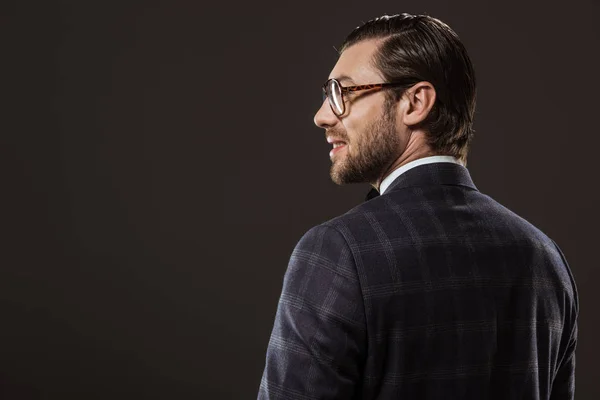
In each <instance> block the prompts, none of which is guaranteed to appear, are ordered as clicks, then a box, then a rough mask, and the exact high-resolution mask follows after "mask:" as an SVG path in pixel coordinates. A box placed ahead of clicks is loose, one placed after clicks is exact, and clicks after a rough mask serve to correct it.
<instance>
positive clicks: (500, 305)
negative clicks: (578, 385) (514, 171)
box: [258, 163, 578, 400]
mask: <svg viewBox="0 0 600 400" xmlns="http://www.w3.org/2000/svg"><path fill="white" fill-rule="evenodd" d="M577 315H578V298H577V291H576V287H575V282H574V280H573V276H572V274H571V271H570V269H569V266H568V265H567V261H566V260H565V257H564V255H563V254H562V252H561V250H560V249H559V248H558V246H557V245H556V244H555V243H554V242H553V241H552V240H551V239H550V238H548V236H546V235H545V234H544V233H542V232H541V231H540V230H539V229H537V228H536V227H534V226H533V225H532V224H530V223H529V222H527V221H526V220H524V219H523V218H521V217H519V216H518V215H516V214H515V213H513V212H512V211H510V210H508V209H507V208H505V207H503V206H502V205H500V204H499V203H497V202H496V201H494V200H493V199H492V198H490V197H489V196H487V195H485V194H483V193H481V192H479V191H478V190H477V188H476V187H475V185H474V184H473V181H472V180H471V177H470V175H469V172H468V170H467V169H466V168H465V167H463V166H462V165H458V164H453V163H433V164H426V165H420V166H417V167H414V168H412V169H410V170H408V171H406V172H405V173H403V174H402V175H400V176H399V177H398V178H396V179H395V180H394V181H393V182H392V184H391V185H390V187H388V189H387V190H386V192H385V193H384V194H383V195H381V196H379V197H375V198H373V199H371V200H368V201H366V202H364V203H363V204H361V205H359V206H357V207H355V208H353V209H352V210H350V211H348V212H347V213H345V214H344V215H341V216H339V217H336V218H333V219H332V220H329V221H327V222H325V223H322V224H320V225H318V226H315V227H313V228H311V229H309V230H308V231H307V232H306V233H305V234H304V236H302V238H301V239H300V241H299V242H298V244H297V245H296V247H295V248H294V250H293V253H292V255H291V258H290V262H289V266H288V268H287V271H286V273H285V276H284V278H283V290H282V293H281V297H280V300H279V303H278V307H277V312H276V316H275V323H274V326H273V331H272V334H271V338H270V341H269V345H268V348H267V352H266V365H265V368H264V372H263V376H262V380H261V382H260V388H259V393H258V398H259V399H271V400H275V399H285V400H296V399H297V400H313V399H314V400H317V399H318V400H325V399H364V400H367V399H380V400H385V399H572V398H573V393H574V386H575V381H574V368H575V346H576V341H577Z"/></svg>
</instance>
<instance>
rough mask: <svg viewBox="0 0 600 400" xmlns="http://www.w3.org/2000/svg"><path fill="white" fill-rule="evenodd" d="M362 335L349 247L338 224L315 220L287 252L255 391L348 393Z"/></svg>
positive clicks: (360, 359)
mask: <svg viewBox="0 0 600 400" xmlns="http://www.w3.org/2000/svg"><path fill="white" fill-rule="evenodd" d="M365 343H366V327H365V311H364V303H363V300H362V294H361V290H360V282H359V279H358V275H357V272H356V265H355V263H354V258H353V254H352V252H351V250H350V247H349V246H348V243H347V242H346V240H345V239H344V236H343V235H342V234H341V233H340V232H339V231H338V230H337V229H336V228H334V227H332V226H328V225H324V224H321V225H318V226H315V227H313V228H311V229H310V230H308V231H307V232H306V233H305V234H304V235H303V236H302V238H301V239H300V241H299V242H298V244H297V245H296V247H295V248H294V250H293V252H292V255H291V257H290V261H289V264H288V268H287V271H286V273H285V276H284V279H283V288H282V292H281V296H280V298H279V302H278V305H277V312H276V315H275V322H274V325H273V330H272V332H271V337H270V340H269V344H268V347H267V353H266V363H265V368H264V371H263V376H262V379H261V382H260V387H259V392H258V399H259V400H267V399H268V400H276V399H285V400H295V399H302V400H310V399H315V400H317V399H318V400H326V399H351V398H352V397H353V396H354V393H355V391H357V390H358V386H359V383H360V379H361V367H362V365H363V364H364V361H365V352H366V344H365Z"/></svg>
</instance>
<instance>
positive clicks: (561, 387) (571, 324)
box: [550, 241, 579, 400]
mask: <svg viewBox="0 0 600 400" xmlns="http://www.w3.org/2000/svg"><path fill="white" fill-rule="evenodd" d="M552 242H553V243H554V246H555V247H556V250H557V251H558V253H559V254H560V257H561V259H562V262H563V264H564V267H565V269H566V271H567V273H568V275H569V280H570V283H571V288H572V292H571V293H572V297H571V298H569V299H568V300H569V301H567V302H566V307H567V309H566V310H565V314H566V317H565V321H566V326H565V328H567V329H566V331H567V332H570V334H569V335H568V337H567V341H566V343H567V344H566V347H565V351H564V353H563V354H564V355H563V358H562V360H561V362H560V363H559V365H558V370H557V371H556V375H555V376H554V380H553V382H552V394H551V396H550V400H573V399H574V398H575V350H576V349H577V334H578V323H577V319H578V317H579V295H578V291H577V285H576V283H575V278H574V277H573V273H572V271H571V268H570V267H569V263H568V262H567V259H566V258H565V255H564V253H563V252H562V250H561V249H560V247H558V245H557V244H556V242H554V241H552Z"/></svg>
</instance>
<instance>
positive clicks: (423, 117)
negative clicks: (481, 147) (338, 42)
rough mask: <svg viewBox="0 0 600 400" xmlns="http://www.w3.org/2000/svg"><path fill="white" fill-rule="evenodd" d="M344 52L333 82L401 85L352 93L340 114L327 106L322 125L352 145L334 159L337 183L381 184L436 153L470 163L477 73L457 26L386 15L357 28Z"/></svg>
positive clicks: (321, 111) (329, 134)
mask: <svg viewBox="0 0 600 400" xmlns="http://www.w3.org/2000/svg"><path fill="white" fill-rule="evenodd" d="M339 52H340V57H339V59H338V62H337V63H336V65H335V66H334V68H333V70H332V71H331V74H330V78H336V79H337V80H338V81H339V82H340V84H341V85H342V86H343V87H347V86H353V85H367V84H375V83H383V82H400V84H399V85H398V86H394V87H386V88H381V89H377V88H375V89H367V90H360V91H355V92H352V91H349V92H345V93H344V94H343V100H344V105H345V107H344V108H345V110H344V112H343V114H341V115H336V113H334V111H333V110H332V107H331V106H330V104H329V101H328V100H325V101H324V102H323V104H322V106H321V108H320V109H319V110H318V112H317V114H316V115H315V118H314V121H315V124H316V125H317V126H319V127H321V128H324V129H326V136H327V137H328V138H330V139H334V140H340V141H343V142H345V145H344V146H343V147H339V148H336V149H334V151H332V154H331V159H332V166H331V178H332V180H333V181H334V182H336V183H337V184H344V183H360V182H368V183H372V184H375V183H377V184H378V183H379V182H380V181H381V179H382V178H383V177H384V176H385V175H387V174H389V172H390V171H391V170H392V169H394V168H395V167H397V166H398V165H401V164H404V163H406V162H408V161H412V160H414V159H417V158H421V157H425V156H429V155H436V154H437V155H452V156H455V157H457V158H459V159H460V160H461V161H462V162H463V164H464V165H466V157H467V151H468V146H469V143H470V141H471V139H472V136H473V129H472V123H473V114H474V111H475V96H476V86H475V74H474V71H473V66H472V64H471V61H470V59H469V56H468V54H467V51H466V49H465V47H464V46H463V45H462V43H461V42H460V40H459V38H458V36H457V35H456V34H455V33H454V32H453V31H452V30H451V29H450V27H448V26H447V25H446V24H444V23H443V22H441V21H439V20H437V19H435V18H432V17H429V16H426V15H417V16H413V15H409V14H399V15H394V16H382V17H379V18H376V19H374V20H371V21H368V22H367V23H365V24H364V25H362V26H360V27H357V28H356V29H355V30H354V31H353V32H352V33H350V35H348V37H347V38H346V40H345V41H344V43H343V44H342V46H341V48H340V50H339Z"/></svg>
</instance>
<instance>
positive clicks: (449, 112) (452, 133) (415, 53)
mask: <svg viewBox="0 0 600 400" xmlns="http://www.w3.org/2000/svg"><path fill="white" fill-rule="evenodd" d="M369 39H382V42H381V43H380V44H379V47H378V50H377V51H376V52H375V55H374V57H373V60H372V63H373V66H374V67H376V68H377V69H378V70H379V71H380V72H381V73H382V75H383V77H384V79H385V80H386V81H387V82H394V81H406V82H407V84H406V85H403V86H400V87H398V89H397V90H393V89H390V90H386V96H387V97H388V98H387V100H389V101H397V100H399V99H400V98H401V97H402V95H403V94H404V92H405V90H406V89H408V88H409V87H411V86H412V85H414V84H415V83H417V82H421V81H427V82H429V83H431V84H432V85H433V87H434V88H435V91H436V101H435V103H434V105H433V107H432V109H431V111H430V112H429V114H428V116H427V118H426V119H425V120H424V121H423V122H422V123H421V126H420V127H421V128H423V129H424V130H425V132H426V134H427V142H428V144H429V145H430V146H431V148H432V149H433V150H434V151H435V152H436V153H437V154H443V155H452V156H455V157H457V158H459V159H460V160H461V161H462V162H463V164H464V165H466V163H467V153H468V149H469V144H470V142H471V140H472V138H473V133H474V131H473V117H474V113H475V102H476V82H475V71H474V70H473V65H472V63H471V60H470V58H469V55H468V54H467V50H466V48H465V46H464V45H463V44H462V42H461V41H460V39H459V37H458V35H457V34H456V33H455V32H454V31H453V30H452V29H451V28H450V27H449V26H448V25H447V24H445V23H444V22H442V21H440V20H439V19H436V18H433V17H430V16H428V15H411V14H406V13H403V14H396V15H391V16H388V15H384V16H381V17H378V18H375V19H372V20H370V21H368V22H366V23H364V24H363V25H361V26H359V27H357V28H356V29H354V30H353V31H352V32H351V33H350V34H349V35H348V37H347V38H346V39H345V40H344V43H343V44H342V46H341V47H340V50H339V53H340V54H341V53H342V52H343V51H344V50H345V49H347V48H348V47H350V46H352V45H353V44H356V43H358V42H361V41H364V40H369Z"/></svg>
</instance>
